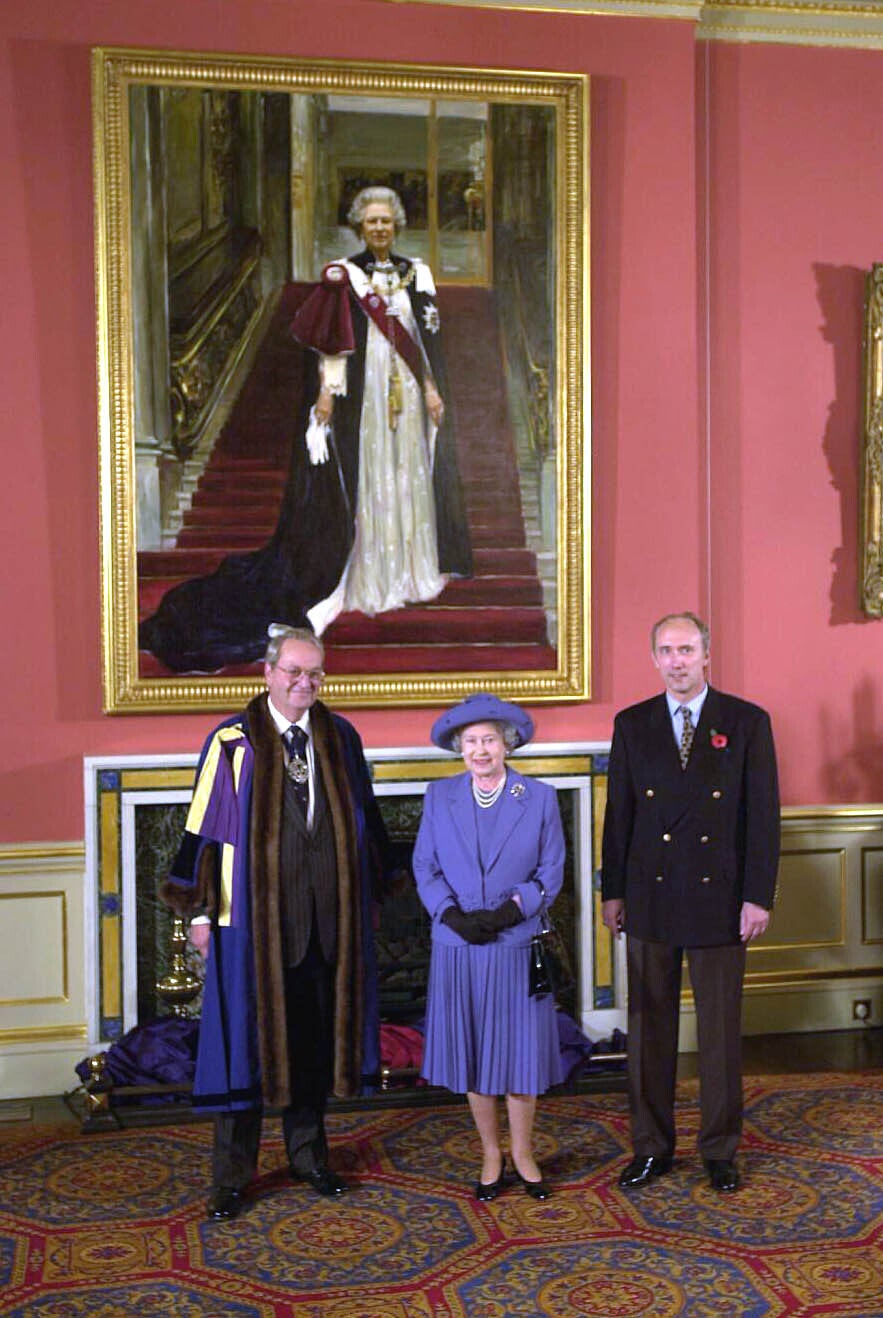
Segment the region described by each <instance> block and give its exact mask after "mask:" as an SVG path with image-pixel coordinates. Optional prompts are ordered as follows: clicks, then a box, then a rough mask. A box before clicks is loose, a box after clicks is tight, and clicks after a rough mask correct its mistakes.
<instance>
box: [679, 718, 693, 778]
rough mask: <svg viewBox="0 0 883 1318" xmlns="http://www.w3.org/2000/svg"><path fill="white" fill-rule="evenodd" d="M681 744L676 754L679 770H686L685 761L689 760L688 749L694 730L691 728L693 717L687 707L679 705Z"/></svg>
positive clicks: (691, 742) (691, 743)
mask: <svg viewBox="0 0 883 1318" xmlns="http://www.w3.org/2000/svg"><path fill="white" fill-rule="evenodd" d="M681 719H682V723H681V744H680V746H679V747H678V753H679V754H680V757H681V768H682V769H686V767H687V761H688V760H689V758H690V747H691V746H692V745H693V733H694V732H695V731H696V729H695V728H694V727H693V715H692V713H691V712H690V706H689V705H681Z"/></svg>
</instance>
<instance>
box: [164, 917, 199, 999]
mask: <svg viewBox="0 0 883 1318" xmlns="http://www.w3.org/2000/svg"><path fill="white" fill-rule="evenodd" d="M170 941H171V947H172V964H171V967H170V969H169V972H168V974H166V975H163V977H162V979H158V980H157V981H156V991H157V993H158V994H159V995H160V997H161V998H164V999H165V1001H166V1002H167V1003H168V1004H169V1005H170V1006H171V1008H172V1015H173V1016H181V1017H186V1015H187V1004H188V1002H192V1001H193V999H194V998H195V997H196V995H197V994H198V993H199V990H200V989H201V988H202V984H201V983H200V982H199V979H198V978H197V977H196V975H194V974H192V973H191V972H190V971H189V970H188V969H187V931H186V929H185V928H184V921H183V920H182V919H181V917H180V916H179V915H176V916H175V917H174V920H173V921H172V937H171V940H170Z"/></svg>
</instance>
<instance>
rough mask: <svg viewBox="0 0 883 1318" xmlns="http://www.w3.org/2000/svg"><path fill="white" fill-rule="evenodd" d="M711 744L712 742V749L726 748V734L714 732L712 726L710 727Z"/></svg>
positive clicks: (720, 749)
mask: <svg viewBox="0 0 883 1318" xmlns="http://www.w3.org/2000/svg"><path fill="white" fill-rule="evenodd" d="M711 744H712V746H713V747H714V749H715V750H716V751H722V750H726V748H727V738H726V735H725V734H724V733H723V732H715V730H714V728H712V729H711Z"/></svg>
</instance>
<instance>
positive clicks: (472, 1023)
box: [422, 943, 564, 1094]
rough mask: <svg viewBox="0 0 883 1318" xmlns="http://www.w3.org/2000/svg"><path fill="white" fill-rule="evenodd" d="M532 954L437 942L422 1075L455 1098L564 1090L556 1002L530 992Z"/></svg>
mask: <svg viewBox="0 0 883 1318" xmlns="http://www.w3.org/2000/svg"><path fill="white" fill-rule="evenodd" d="M527 974H528V949H527V948H526V947H512V946H508V945H506V944H502V945H501V944H500V943H489V944H487V945H485V946H475V945H464V946H461V947H451V946H449V945H446V944H444V943H434V944H433V947H432V959H431V962H430V966H429V988H428V994H427V1007H426V1040H425V1045H424V1053H423V1067H422V1074H423V1076H424V1077H425V1079H426V1080H428V1081H429V1083H430V1084H432V1085H443V1086H444V1087H445V1088H446V1089H450V1090H451V1091H452V1092H453V1093H455V1094H465V1093H466V1092H467V1091H468V1092H471V1093H474V1094H542V1093H544V1092H545V1091H546V1090H547V1089H548V1088H549V1086H550V1085H556V1084H560V1083H561V1082H562V1080H563V1079H564V1068H563V1066H562V1063H561V1054H560V1051H559V1048H558V1029H557V1025H556V1022H555V1005H554V999H553V998H552V997H551V996H550V995H547V996H546V997H543V998H531V997H528V993H527Z"/></svg>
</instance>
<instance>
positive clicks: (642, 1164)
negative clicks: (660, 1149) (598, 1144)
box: [619, 1156, 671, 1190]
mask: <svg viewBox="0 0 883 1318" xmlns="http://www.w3.org/2000/svg"><path fill="white" fill-rule="evenodd" d="M670 1171H671V1158H653V1157H646V1156H644V1157H641V1156H638V1157H636V1158H632V1160H631V1162H630V1163H629V1165H628V1166H627V1167H624V1168H623V1170H622V1171H621V1172H620V1173H619V1188H620V1189H621V1190H634V1189H635V1187H636V1186H638V1185H646V1184H647V1182H648V1181H651V1180H652V1179H653V1178H654V1177H655V1176H664V1175H665V1173H666V1172H670Z"/></svg>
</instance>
